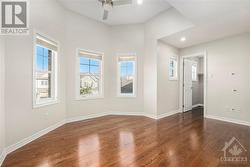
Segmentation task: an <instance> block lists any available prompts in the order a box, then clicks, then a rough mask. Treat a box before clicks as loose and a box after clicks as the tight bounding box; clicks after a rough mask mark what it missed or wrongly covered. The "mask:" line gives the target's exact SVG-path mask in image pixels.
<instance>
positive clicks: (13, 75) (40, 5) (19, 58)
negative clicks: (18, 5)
mask: <svg viewBox="0 0 250 167" xmlns="http://www.w3.org/2000/svg"><path fill="white" fill-rule="evenodd" d="M30 5H31V11H30V19H31V29H37V30H39V31H41V32H43V33H45V34H46V35H48V36H51V37H53V38H54V39H56V40H58V41H59V42H60V48H61V50H60V53H59V59H60V71H59V83H60V84H59V85H60V86H59V100H60V102H59V103H58V104H55V105H50V106H46V107H42V108H37V109H33V108H32V78H33V75H32V67H33V36H32V31H31V32H30V35H28V36H8V37H7V38H6V57H5V65H6V81H5V85H6V88H5V92H6V93H5V106H6V145H7V146H10V145H11V144H14V143H16V142H18V141H20V140H22V139H24V138H26V137H28V136H31V135H33V134H35V133H36V132H38V131H40V130H42V129H45V128H47V127H49V126H50V125H54V124H55V123H57V122H59V121H61V120H63V119H64V117H65V102H64V101H65V99H64V97H65V91H64V90H65V84H64V83H65V77H64V74H65V68H64V63H65V55H64V54H63V53H64V51H63V48H64V43H63V41H64V36H63V35H64V31H63V27H64V24H63V19H64V16H63V15H64V13H63V8H61V7H60V6H59V5H58V4H57V3H56V2H55V1H51V0H32V1H30ZM44 13H46V14H44ZM48 16H49V17H48Z"/></svg>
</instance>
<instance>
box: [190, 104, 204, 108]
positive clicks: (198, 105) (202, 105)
mask: <svg viewBox="0 0 250 167" xmlns="http://www.w3.org/2000/svg"><path fill="white" fill-rule="evenodd" d="M195 107H204V104H195V105H193V106H192V108H195Z"/></svg>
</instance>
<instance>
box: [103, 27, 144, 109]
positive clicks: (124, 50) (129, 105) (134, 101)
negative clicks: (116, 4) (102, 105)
mask: <svg viewBox="0 0 250 167" xmlns="http://www.w3.org/2000/svg"><path fill="white" fill-rule="evenodd" d="M110 39H111V45H110V48H111V52H110V59H109V60H108V62H107V64H106V67H107V68H108V69H107V70H108V72H109V75H107V77H109V78H108V82H107V84H108V85H109V89H108V90H107V92H106V95H107V97H108V99H109V103H108V105H109V109H110V111H112V112H114V113H115V112H120V113H138V112H140V113H142V112H143V57H144V25H143V24H135V25H124V26H113V27H111V33H110ZM128 53H136V56H137V89H136V97H135V98H126V97H117V93H118V90H117V81H118V76H117V70H118V66H117V54H128Z"/></svg>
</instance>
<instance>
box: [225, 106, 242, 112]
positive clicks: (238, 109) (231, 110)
mask: <svg viewBox="0 0 250 167" xmlns="http://www.w3.org/2000/svg"><path fill="white" fill-rule="evenodd" d="M226 108H227V111H229V112H239V111H240V108H237V107H226Z"/></svg>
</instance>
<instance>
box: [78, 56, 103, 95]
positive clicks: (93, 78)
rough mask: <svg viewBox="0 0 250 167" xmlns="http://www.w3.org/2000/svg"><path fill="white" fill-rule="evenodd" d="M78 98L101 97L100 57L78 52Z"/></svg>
mask: <svg viewBox="0 0 250 167" xmlns="http://www.w3.org/2000/svg"><path fill="white" fill-rule="evenodd" d="M79 57H80V61H79V63H80V96H85V97H86V96H100V95H101V93H102V92H101V83H102V82H101V72H102V71H101V67H102V55H99V54H95V53H91V52H87V51H80V52H79Z"/></svg>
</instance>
